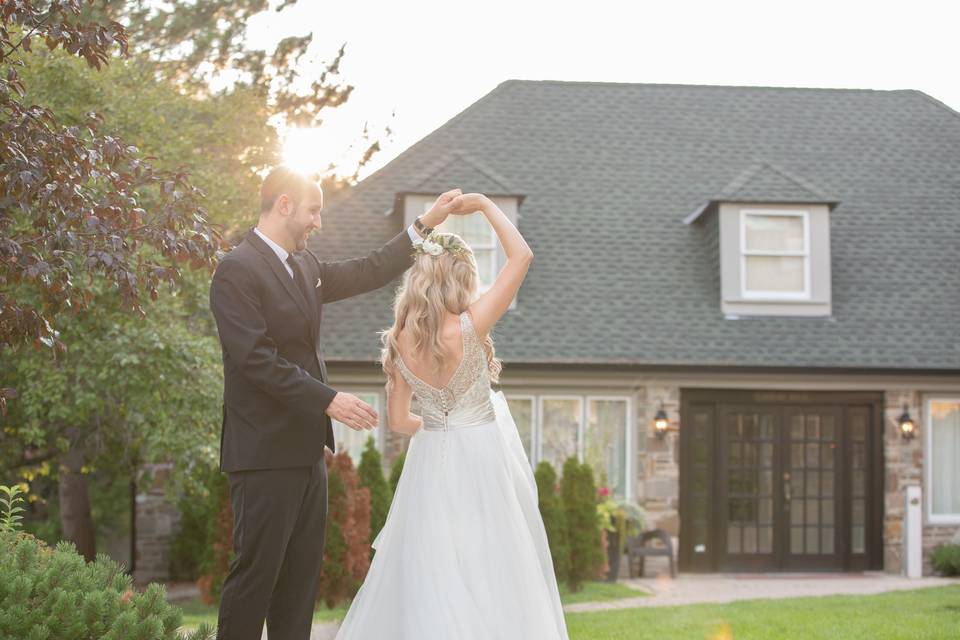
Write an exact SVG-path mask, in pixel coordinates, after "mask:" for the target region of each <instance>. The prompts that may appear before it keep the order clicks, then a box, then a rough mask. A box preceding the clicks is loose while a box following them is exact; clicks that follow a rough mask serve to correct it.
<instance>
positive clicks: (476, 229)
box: [422, 201, 500, 293]
mask: <svg viewBox="0 0 960 640" xmlns="http://www.w3.org/2000/svg"><path fill="white" fill-rule="evenodd" d="M431 206H433V202H432V201H431V202H426V203H424V205H423V208H422V213H426V212H427V211H429V210H430V207H431ZM437 231H442V232H443V233H455V234H457V235H458V236H460V237H461V238H463V239H464V241H466V243H467V244H468V245H470V248H471V249H473V255H474V257H475V258H476V259H477V275H478V276H479V280H480V287H479V288H480V293H483V292H484V291H486V290H487V289H488V288H490V285H492V284H493V281H494V280H495V279H496V277H497V273H499V272H500V264H499V262H500V261H499V258H498V253H499V251H500V243H499V242H498V240H497V234H496V233H495V232H494V230H493V227H492V226H490V223H489V222H487V219H486V218H484V217H483V214H482V213H474V214H471V215H465V216H449V217H448V218H447V219H446V220H445V221H444V222H443V224H441V225H439V226H438V227H437Z"/></svg>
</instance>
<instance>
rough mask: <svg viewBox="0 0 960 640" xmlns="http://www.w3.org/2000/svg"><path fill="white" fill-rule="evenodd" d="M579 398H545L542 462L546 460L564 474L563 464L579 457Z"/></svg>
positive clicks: (542, 420) (541, 435) (541, 432)
mask: <svg viewBox="0 0 960 640" xmlns="http://www.w3.org/2000/svg"><path fill="white" fill-rule="evenodd" d="M580 406H581V405H580V400H579V399H578V398H545V399H544V400H543V416H542V418H541V424H542V428H541V431H540V440H541V445H540V451H541V456H540V459H541V460H546V461H547V462H549V463H550V464H552V465H553V466H554V468H555V469H556V470H557V475H558V476H559V475H561V474H562V473H563V463H564V462H565V461H566V459H567V458H569V457H570V456H576V455H577V432H578V431H579V428H580Z"/></svg>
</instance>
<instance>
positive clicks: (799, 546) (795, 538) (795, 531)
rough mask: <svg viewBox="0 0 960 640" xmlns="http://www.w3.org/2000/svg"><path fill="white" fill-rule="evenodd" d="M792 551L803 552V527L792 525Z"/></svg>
mask: <svg viewBox="0 0 960 640" xmlns="http://www.w3.org/2000/svg"><path fill="white" fill-rule="evenodd" d="M790 553H803V527H790Z"/></svg>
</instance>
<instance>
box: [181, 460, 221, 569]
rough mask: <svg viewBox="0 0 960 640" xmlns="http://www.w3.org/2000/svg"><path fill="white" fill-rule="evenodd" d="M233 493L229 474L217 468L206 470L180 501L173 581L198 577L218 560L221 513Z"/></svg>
mask: <svg viewBox="0 0 960 640" xmlns="http://www.w3.org/2000/svg"><path fill="white" fill-rule="evenodd" d="M229 493H230V491H229V486H228V484H227V481H226V475H225V474H223V473H221V472H220V470H219V469H218V468H216V467H211V468H210V469H207V470H206V473H205V477H202V478H201V479H200V483H199V484H198V486H196V487H190V488H188V489H186V490H185V491H184V493H183V495H182V496H181V497H180V500H179V501H178V504H177V509H178V511H179V512H180V526H179V528H178V529H177V534H176V536H175V537H174V538H173V541H172V543H171V544H170V579H171V580H197V579H199V578H200V576H202V575H203V574H204V573H205V572H207V571H209V570H210V569H211V568H212V566H213V564H214V563H215V562H216V561H217V557H216V554H215V551H216V541H217V532H218V525H219V524H220V519H219V517H218V515H219V514H220V511H221V506H222V504H223V502H224V500H225V499H228V498H229ZM231 517H232V515H231ZM227 535H228V536H229V535H230V530H229V528H228V529H227Z"/></svg>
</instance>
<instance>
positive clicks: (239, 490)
mask: <svg viewBox="0 0 960 640" xmlns="http://www.w3.org/2000/svg"><path fill="white" fill-rule="evenodd" d="M459 194H460V191H459V190H458V189H455V190H453V191H449V192H447V193H445V194H443V195H441V196H440V197H439V198H438V199H437V201H436V203H434V206H433V208H432V209H430V211H428V212H427V213H426V214H424V215H423V216H421V217H420V218H418V219H417V221H416V222H415V223H414V224H413V225H411V226H410V227H409V228H408V229H406V230H405V231H402V232H400V233H399V234H397V235H396V237H394V238H393V239H392V240H390V241H389V242H388V243H387V244H385V245H384V246H383V247H381V248H379V249H377V250H375V251H373V252H371V253H369V254H368V255H367V256H366V257H363V258H355V259H352V260H342V261H336V262H327V261H323V260H320V259H319V258H318V257H317V256H316V255H315V254H314V253H313V252H312V251H310V250H309V249H307V248H306V246H307V237H308V236H309V235H310V233H311V232H312V231H314V230H315V229H319V228H320V210H321V209H322V208H323V193H322V192H321V190H320V187H319V186H318V185H317V184H316V183H315V182H312V181H310V180H308V179H307V178H305V177H303V176H301V175H299V174H297V173H295V172H293V171H291V170H290V169H287V168H285V167H278V168H276V169H274V170H273V171H271V172H270V174H269V175H268V176H267V177H266V179H265V180H264V181H263V184H262V185H261V187H260V220H259V222H258V223H257V225H256V227H255V228H253V229H251V230H250V231H249V232H248V233H247V234H246V237H245V238H244V239H243V241H242V242H241V243H240V244H239V245H237V246H236V247H235V248H234V249H233V250H232V251H230V253H228V254H227V255H226V256H225V257H224V258H223V259H222V260H221V261H220V264H219V265H218V267H217V270H216V272H215V273H214V276H213V281H212V283H211V285H210V307H211V309H212V310H213V315H214V318H215V319H216V322H217V330H218V332H219V334H220V344H221V346H222V348H223V377H224V393H223V396H224V406H223V426H222V431H221V434H220V470H221V471H224V472H226V473H227V474H228V478H229V485H230V501H231V505H232V507H233V522H234V525H233V548H234V553H235V557H234V560H233V562H232V563H231V565H230V572H229V573H228V574H227V577H226V580H225V581H224V584H223V591H222V595H221V597H220V614H219V619H218V624H217V638H218V640H224V639H228V640H246V639H248V638H249V639H250V640H259V639H260V637H261V634H262V630H263V622H264V619H266V622H267V633H268V635H269V638H270V640H307V639H308V638H309V637H310V627H311V623H312V618H313V608H314V603H315V601H316V596H317V581H318V579H319V576H320V564H321V560H322V558H323V543H324V529H325V526H326V514H327V469H326V463H325V461H324V453H323V452H324V445H326V446H328V447H330V449H331V450H334V449H335V444H334V441H333V427H332V425H331V418H332V419H335V420H339V421H340V422H342V423H344V424H345V425H347V426H348V427H351V428H353V429H357V430H361V429H373V428H375V427H376V425H377V413H376V412H375V411H374V410H373V408H372V407H370V406H369V405H368V404H366V403H364V402H363V401H361V400H360V399H359V398H357V397H356V396H354V395H351V394H349V393H344V392H342V391H337V390H335V389H333V388H331V387H330V386H328V383H327V370H326V366H325V364H324V362H323V350H322V349H321V347H320V315H321V310H322V307H323V304H324V303H327V302H334V301H336V300H341V299H343V298H349V297H351V296H356V295H359V294H361V293H364V292H367V291H371V290H373V289H376V288H379V287H382V286H384V285H385V284H387V283H389V282H390V281H391V280H393V279H394V278H396V277H397V276H398V275H400V274H401V273H402V272H403V271H405V270H406V269H407V268H408V267H409V266H410V265H411V264H412V263H413V257H412V256H413V245H414V244H416V243H419V242H421V241H422V238H423V237H425V236H426V235H427V234H428V233H429V231H430V230H431V228H432V227H434V226H436V225H438V224H440V223H441V222H443V220H444V219H446V217H447V215H449V213H451V212H450V211H449V207H448V205H449V203H450V201H451V200H453V198H454V197H456V196H457V195H459Z"/></svg>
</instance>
